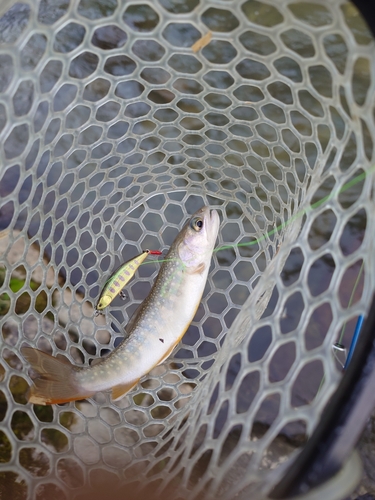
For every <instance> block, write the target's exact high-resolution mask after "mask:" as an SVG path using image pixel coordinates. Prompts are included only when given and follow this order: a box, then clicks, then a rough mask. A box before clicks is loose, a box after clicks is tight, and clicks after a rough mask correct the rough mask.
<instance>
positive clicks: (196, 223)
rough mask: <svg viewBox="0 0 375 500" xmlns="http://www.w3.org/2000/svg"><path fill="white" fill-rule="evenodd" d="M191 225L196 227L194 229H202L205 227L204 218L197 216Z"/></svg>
mask: <svg viewBox="0 0 375 500" xmlns="http://www.w3.org/2000/svg"><path fill="white" fill-rule="evenodd" d="M190 227H191V228H192V229H194V231H200V230H201V229H202V227H203V220H202V219H201V218H200V217H195V218H194V219H193V220H192V221H191V223H190Z"/></svg>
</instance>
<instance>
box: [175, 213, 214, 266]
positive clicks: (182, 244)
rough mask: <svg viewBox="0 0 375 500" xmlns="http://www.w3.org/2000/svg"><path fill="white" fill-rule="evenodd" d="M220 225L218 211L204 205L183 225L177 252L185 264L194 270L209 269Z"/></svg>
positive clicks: (177, 241)
mask: <svg viewBox="0 0 375 500" xmlns="http://www.w3.org/2000/svg"><path fill="white" fill-rule="evenodd" d="M219 225H220V219H219V214H218V213H217V211H216V210H211V209H210V208H209V207H206V206H204V207H202V208H200V209H199V210H197V211H196V212H195V214H194V215H192V217H191V218H190V220H189V221H188V222H187V223H186V224H185V226H184V227H183V229H182V231H181V233H180V234H179V236H178V238H177V240H176V243H177V252H178V256H179V258H180V259H181V261H182V262H183V264H184V265H185V266H186V267H188V268H189V269H190V270H191V271H192V272H197V271H199V272H202V271H203V270H204V269H206V268H207V269H208V267H209V264H210V261H211V256H212V252H213V249H214V246H215V241H216V238H217V235H218V232H219Z"/></svg>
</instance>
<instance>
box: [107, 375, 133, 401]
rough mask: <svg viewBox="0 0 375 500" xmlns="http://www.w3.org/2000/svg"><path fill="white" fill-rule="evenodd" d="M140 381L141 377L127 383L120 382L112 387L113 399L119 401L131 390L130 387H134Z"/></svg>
mask: <svg viewBox="0 0 375 500" xmlns="http://www.w3.org/2000/svg"><path fill="white" fill-rule="evenodd" d="M138 382H139V378H138V379H137V380H135V381H132V382H128V383H127V384H119V385H115V386H114V387H112V401H118V400H119V399H121V398H122V397H123V396H125V394H127V393H128V392H129V391H130V389H133V387H134V386H135V385H137V384H138Z"/></svg>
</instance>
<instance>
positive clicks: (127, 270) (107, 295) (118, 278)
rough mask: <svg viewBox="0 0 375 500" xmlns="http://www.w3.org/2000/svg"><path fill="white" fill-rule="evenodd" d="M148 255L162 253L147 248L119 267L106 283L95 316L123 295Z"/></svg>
mask: <svg viewBox="0 0 375 500" xmlns="http://www.w3.org/2000/svg"><path fill="white" fill-rule="evenodd" d="M148 255H161V252H159V251H158V250H145V251H143V252H142V253H141V254H139V255H137V256H136V257H134V258H133V259H130V260H128V261H127V262H125V263H124V264H122V265H121V266H120V267H119V268H117V269H116V270H115V271H114V272H113V273H112V275H111V276H110V278H109V279H108V280H107V282H106V283H105V285H104V287H103V290H102V292H101V294H100V296H99V300H98V302H97V304H96V306H95V316H98V315H99V314H103V310H104V309H105V308H106V307H108V306H109V305H110V304H111V302H112V301H113V299H114V298H115V297H117V295H120V296H122V294H123V292H122V290H123V288H124V287H125V285H126V284H127V283H129V281H130V280H131V278H132V277H133V276H134V274H135V272H136V270H137V269H138V267H139V266H140V265H141V264H142V262H143V261H144V260H145V259H146V257H147V256H148Z"/></svg>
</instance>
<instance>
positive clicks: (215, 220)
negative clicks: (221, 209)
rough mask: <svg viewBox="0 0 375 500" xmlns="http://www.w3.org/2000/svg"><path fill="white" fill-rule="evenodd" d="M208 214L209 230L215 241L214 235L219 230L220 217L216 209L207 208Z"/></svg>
mask: <svg viewBox="0 0 375 500" xmlns="http://www.w3.org/2000/svg"><path fill="white" fill-rule="evenodd" d="M208 216H209V220H210V224H209V228H210V229H209V231H210V233H211V235H212V236H215V241H216V237H217V234H218V232H219V226H220V217H219V214H218V212H217V210H209V212H208Z"/></svg>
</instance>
